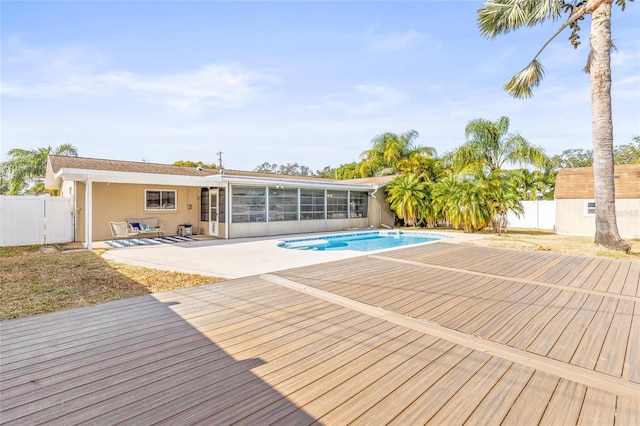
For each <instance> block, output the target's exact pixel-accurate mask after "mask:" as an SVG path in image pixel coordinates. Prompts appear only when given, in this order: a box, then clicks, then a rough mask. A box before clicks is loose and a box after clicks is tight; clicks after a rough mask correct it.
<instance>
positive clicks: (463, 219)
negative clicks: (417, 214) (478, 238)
mask: <svg viewBox="0 0 640 426" xmlns="http://www.w3.org/2000/svg"><path fill="white" fill-rule="evenodd" d="M432 198H433V203H434V204H435V205H436V209H437V210H438V211H440V212H442V216H443V217H444V219H445V220H446V221H447V222H449V223H450V224H451V225H452V226H453V227H454V228H456V229H462V230H463V231H464V232H475V231H478V230H481V229H483V228H486V227H487V226H488V225H489V223H490V222H491V211H490V205H489V202H488V200H489V194H488V193H487V191H486V189H485V188H483V186H482V184H481V181H478V180H476V179H471V178H469V177H463V176H462V175H456V174H455V173H449V174H448V176H446V177H445V178H443V179H441V180H440V181H438V182H437V183H436V184H435V185H433V189H432Z"/></svg>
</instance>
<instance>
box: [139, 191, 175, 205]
mask: <svg viewBox="0 0 640 426" xmlns="http://www.w3.org/2000/svg"><path fill="white" fill-rule="evenodd" d="M144 199H145V204H144V208H145V210H176V191H175V190H166V189H163V190H152V189H145V190H144Z"/></svg>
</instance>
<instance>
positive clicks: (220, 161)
mask: <svg viewBox="0 0 640 426" xmlns="http://www.w3.org/2000/svg"><path fill="white" fill-rule="evenodd" d="M216 154H217V155H218V166H219V167H220V168H222V154H223V152H222V151H220V152H216Z"/></svg>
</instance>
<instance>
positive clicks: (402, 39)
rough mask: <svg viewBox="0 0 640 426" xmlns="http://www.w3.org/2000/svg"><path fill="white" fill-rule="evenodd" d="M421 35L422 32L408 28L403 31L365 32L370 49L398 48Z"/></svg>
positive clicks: (404, 46)
mask: <svg viewBox="0 0 640 426" xmlns="http://www.w3.org/2000/svg"><path fill="white" fill-rule="evenodd" d="M422 37H423V34H422V33H420V32H418V31H415V30H408V31H404V32H375V31H373V30H371V31H369V32H368V33H367V43H368V46H369V48H370V49H371V50H400V49H404V48H406V47H407V46H409V45H410V44H411V43H413V42H414V41H417V40H419V39H421V38H422Z"/></svg>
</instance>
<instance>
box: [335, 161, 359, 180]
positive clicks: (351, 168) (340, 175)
mask: <svg viewBox="0 0 640 426" xmlns="http://www.w3.org/2000/svg"><path fill="white" fill-rule="evenodd" d="M360 166H361V163H356V162H352V163H345V164H340V166H338V168H337V169H336V179H356V178H359V177H362V175H360Z"/></svg>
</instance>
